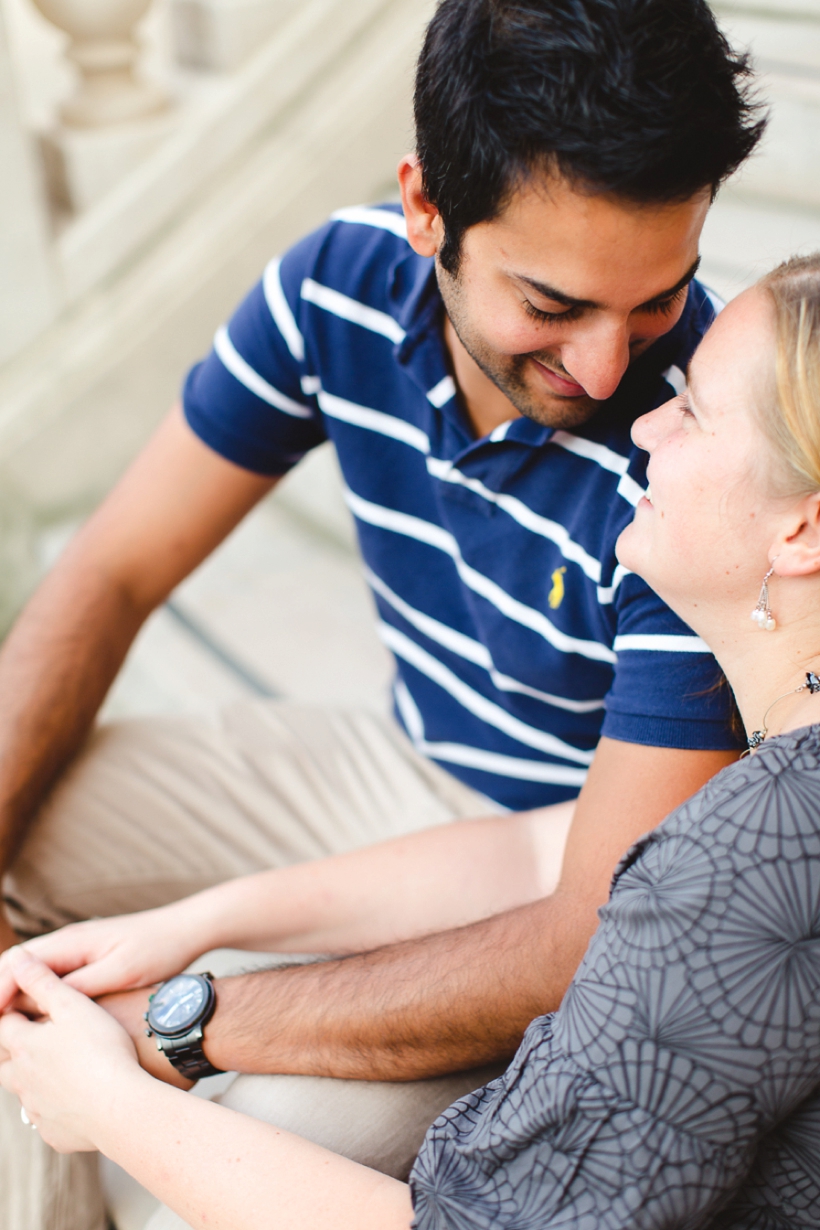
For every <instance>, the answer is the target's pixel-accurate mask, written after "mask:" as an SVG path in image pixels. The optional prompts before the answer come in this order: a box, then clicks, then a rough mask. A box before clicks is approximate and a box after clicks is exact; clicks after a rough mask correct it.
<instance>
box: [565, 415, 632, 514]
mask: <svg viewBox="0 0 820 1230" xmlns="http://www.w3.org/2000/svg"><path fill="white" fill-rule="evenodd" d="M552 440H553V442H554V443H555V444H557V445H559V446H560V447H561V448H565V449H566V450H567V452H568V453H575V455H576V456H577V457H585V458H586V459H587V461H594V462H595V463H596V465H599V466H601V468H602V469H604V470H609V471H610V472H611V473H612V474H620V475H621V481H620V482H619V483H618V486H617V489H616V490H617V492H618V495H621V496H623V498H624V499H625V500H626V501H627V502H628V503H629V504H632V506H633V507H634V506H635V505H636V504H637V503H638V501H639V500H640V498H641V496H642V495H643V494H644V490H643V487H640V486H638V484H637V483H636V482H635V480H634V478H630V476H629V475H628V474H627V470H628V469H629V458H628V457H622V456H621V454H620V453H615V452H613V450H612V449H611V448H607V446H606V445H605V444H596V443H595V441H593V440H586V439H584V437H583V436H573V435H570V433H569V432H568V431H556V432H555V434H554V435H553V437H552Z"/></svg>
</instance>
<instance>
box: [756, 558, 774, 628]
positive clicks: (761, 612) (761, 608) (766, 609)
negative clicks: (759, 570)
mask: <svg viewBox="0 0 820 1230" xmlns="http://www.w3.org/2000/svg"><path fill="white" fill-rule="evenodd" d="M773 573H774V564H772V566H771V568H770V569H769V571H768V572H767V573H766V575H765V577H764V578H763V584H762V586H761V587H760V597H759V598H758V600H757V606H756V607H755V609H754V610H753V611H752V619H753V620H754V622H755V623H756V624H757V626H758V628H760V630H761V631H762V632H774V630H775V628H776V627H777V621H776V620H775V617H774V615H772V611H771V607H770V606H769V578H770V577H771V576H772V574H773Z"/></svg>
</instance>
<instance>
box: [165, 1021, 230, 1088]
mask: <svg viewBox="0 0 820 1230" xmlns="http://www.w3.org/2000/svg"><path fill="white" fill-rule="evenodd" d="M202 1038H203V1033H202V1025H201V1023H200V1024H198V1025H195V1026H194V1028H193V1029H192V1030H191V1031H190V1033H187V1034H184V1035H183V1036H182V1037H181V1038H163V1037H161V1036H160V1035H159V1034H157V1035H156V1039H157V1050H158V1051H162V1053H163V1055H165V1058H166V1059H167V1060H168V1061H169V1062H170V1063H172V1064H173V1065H174V1067H175V1068H176V1070H177V1072H179V1073H181V1074H182V1076H185V1077H187V1078H188V1080H190V1081H198V1080H200V1079H201V1078H202V1077H203V1076H219V1075H220V1074H221V1073H222V1071H223V1069H222V1068H215V1067H214V1066H213V1064H212V1063H210V1062H209V1061H208V1060H207V1059H206V1058H205V1052H204V1051H203V1049H202Z"/></svg>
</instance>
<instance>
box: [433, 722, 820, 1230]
mask: <svg viewBox="0 0 820 1230" xmlns="http://www.w3.org/2000/svg"><path fill="white" fill-rule="evenodd" d="M410 1183H411V1188H412V1193H413V1202H414V1208H415V1220H414V1223H413V1225H414V1227H415V1228H416V1230H445V1228H446V1230H468V1228H469V1230H477V1228H479V1227H481V1228H482V1230H483V1228H485V1227H486V1230H490V1228H491V1227H492V1230H502V1228H503V1230H552V1228H553V1227H554V1228H555V1230H558V1228H559V1227H560V1230H622V1228H623V1230H626V1228H627V1227H628V1228H629V1230H661V1228H663V1230H672V1228H673V1227H675V1228H678V1227H681V1228H686V1230H696V1228H698V1227H708V1228H709V1230H775V1228H778V1230H780V1228H785V1227H788V1228H789V1230H799V1228H801V1227H806V1230H808V1228H809V1227H813V1228H816V1227H818V1226H820V727H811V728H809V729H805V730H801V731H797V732H794V733H793V734H789V735H784V736H780V737H779V738H777V739H773V740H771V741H769V742H767V743H766V744H764V745H763V747H762V748H761V749H760V751H758V752H757V753H756V754H755V755H754V756H752V757H749V758H747V759H745V760H743V761H740V762H739V763H738V764H735V765H732V766H731V767H730V768H728V769H725V770H724V771H723V772H722V773H720V774H719V775H718V776H717V777H716V778H714V779H713V780H712V781H711V782H710V783H709V784H708V785H707V786H706V787H704V789H703V790H701V791H699V793H698V794H697V795H695V796H694V797H693V798H692V799H690V800H689V801H688V802H687V803H685V804H684V805H683V806H682V807H680V808H678V809H677V810H676V811H675V812H673V813H672V815H671V816H669V817H668V818H667V819H666V820H665V821H664V822H663V824H661V825H660V826H659V828H657V829H656V830H654V832H652V833H651V834H649V835H648V836H647V837H646V838H644V839H643V840H642V841H641V842H639V843H638V844H637V845H636V846H635V847H633V849H632V850H631V851H630V852H629V853H628V854H627V856H626V857H625V859H624V860H623V861H622V862H621V864H620V865H619V867H618V869H617V871H616V873H615V877H614V880H613V887H612V894H611V897H610V901H609V903H608V905H607V906H605V907H604V908H603V909H602V910H601V923H600V926H599V928H598V930H597V932H596V933H595V935H594V937H593V939H592V941H591V943H590V946H589V949H588V951H587V954H586V957H585V958H584V961H583V962H582V964H581V966H580V967H579V969H578V972H577V974H576V976H575V978H574V979H573V982H572V984H571V986H570V988H569V990H568V992H567V994H566V996H565V998H564V1001H563V1003H562V1005H561V1007H560V1009H559V1010H558V1012H556V1013H554V1014H552V1015H550V1016H545V1017H540V1018H538V1019H537V1020H535V1021H533V1023H532V1024H531V1025H530V1027H529V1029H528V1030H527V1032H526V1034H525V1037H524V1040H523V1042H522V1045H521V1047H520V1048H519V1051H518V1053H517V1055H516V1057H515V1059H514V1060H513V1062H512V1064H511V1065H510V1067H509V1068H508V1070H507V1072H506V1073H505V1074H504V1076H502V1077H500V1078H499V1079H498V1080H495V1081H493V1082H492V1083H491V1084H489V1085H487V1086H486V1087H485V1088H483V1089H479V1090H478V1091H476V1092H475V1093H473V1094H470V1095H469V1096H468V1097H466V1098H462V1099H461V1100H460V1101H459V1102H456V1103H455V1105H453V1106H451V1107H450V1108H449V1110H447V1111H445V1113H444V1114H443V1115H442V1116H441V1117H440V1118H439V1119H438V1120H437V1121H436V1123H434V1124H433V1126H432V1128H431V1129H430V1131H429V1132H428V1134H427V1137H426V1139H425V1142H424V1145H423V1146H422V1149H421V1152H420V1154H419V1157H418V1159H417V1162H416V1165H415V1167H414V1169H413V1173H412V1175H411V1177H410Z"/></svg>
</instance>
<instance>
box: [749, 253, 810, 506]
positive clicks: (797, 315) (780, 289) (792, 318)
mask: <svg viewBox="0 0 820 1230" xmlns="http://www.w3.org/2000/svg"><path fill="white" fill-rule="evenodd" d="M759 285H760V286H761V288H762V289H764V290H766V291H768V293H769V295H770V296H771V298H772V301H773V303H774V308H775V321H776V330H777V357H776V380H777V405H776V407H774V412H773V413H769V414H767V415H766V416H765V421H764V427H765V429H766V432H767V434H768V436H769V438H770V440H771V441H772V443H773V444H774V446H775V448H776V450H777V453H778V455H779V457H780V459H781V461H782V462H783V463H784V467H785V471H786V474H787V475H788V480H787V485H788V486H789V488H790V489H791V490H793V491H796V492H800V493H804V492H806V493H807V492H811V491H820V252H815V253H813V254H812V255H811V256H795V257H793V258H792V259H791V260H789V261H785V262H784V263H783V264H782V265H778V267H777V268H776V269H773V270H772V272H771V273H769V274H767V275H766V277H765V278H763V279H761V281H760V283H759Z"/></svg>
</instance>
